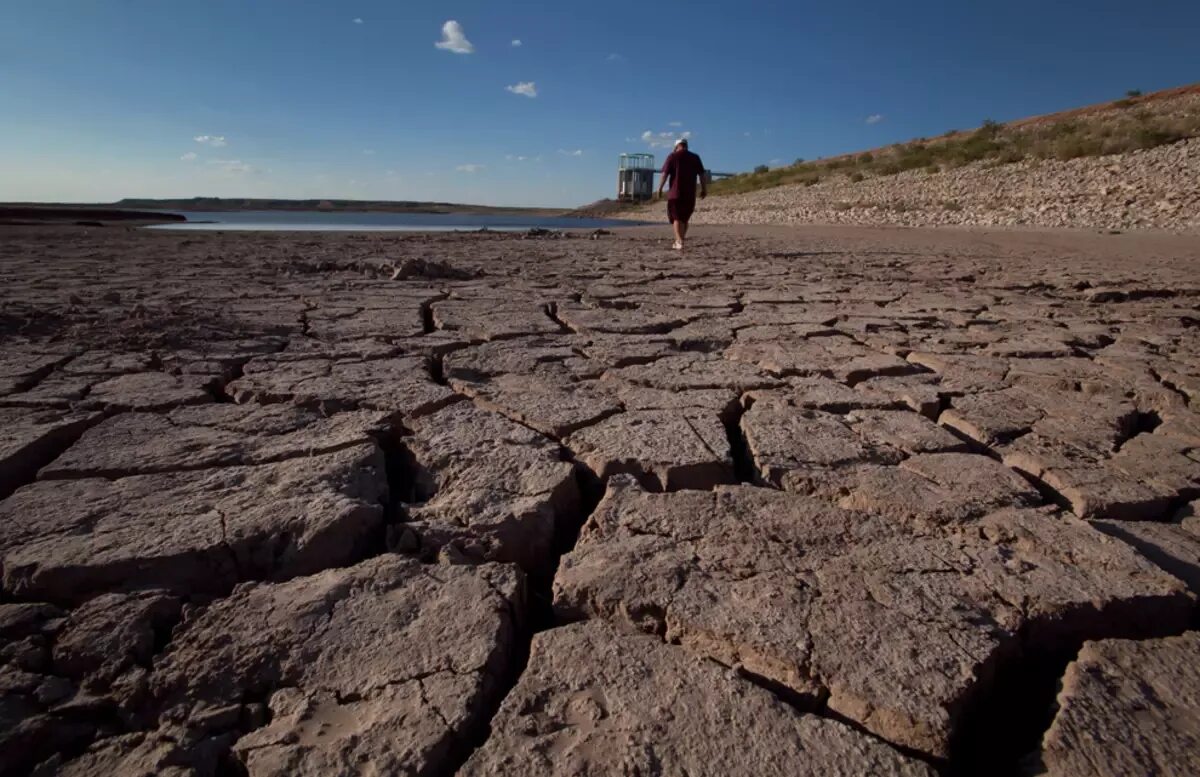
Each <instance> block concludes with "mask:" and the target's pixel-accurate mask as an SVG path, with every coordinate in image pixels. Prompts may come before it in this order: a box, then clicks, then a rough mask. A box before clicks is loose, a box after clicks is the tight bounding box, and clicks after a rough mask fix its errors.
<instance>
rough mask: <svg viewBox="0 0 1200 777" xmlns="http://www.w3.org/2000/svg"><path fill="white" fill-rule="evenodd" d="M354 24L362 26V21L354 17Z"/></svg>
mask: <svg viewBox="0 0 1200 777" xmlns="http://www.w3.org/2000/svg"><path fill="white" fill-rule="evenodd" d="M354 23H355V24H362V23H363V20H362V19H360V18H358V17H357V16H356V17H354Z"/></svg>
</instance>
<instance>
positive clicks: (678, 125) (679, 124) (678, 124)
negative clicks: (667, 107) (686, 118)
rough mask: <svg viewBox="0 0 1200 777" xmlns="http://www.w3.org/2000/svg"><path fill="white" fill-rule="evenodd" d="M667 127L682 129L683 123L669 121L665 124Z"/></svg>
mask: <svg viewBox="0 0 1200 777" xmlns="http://www.w3.org/2000/svg"><path fill="white" fill-rule="evenodd" d="M667 126H668V127H682V126H683V122H682V121H669V122H667Z"/></svg>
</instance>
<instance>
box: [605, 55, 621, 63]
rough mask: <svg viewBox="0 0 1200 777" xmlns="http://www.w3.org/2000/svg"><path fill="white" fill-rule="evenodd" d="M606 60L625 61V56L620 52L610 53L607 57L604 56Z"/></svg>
mask: <svg viewBox="0 0 1200 777" xmlns="http://www.w3.org/2000/svg"><path fill="white" fill-rule="evenodd" d="M604 61H605V62H624V61H625V57H623V56H621V55H620V54H609V55H608V56H607V57H605V58H604Z"/></svg>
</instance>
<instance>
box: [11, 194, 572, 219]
mask: <svg viewBox="0 0 1200 777" xmlns="http://www.w3.org/2000/svg"><path fill="white" fill-rule="evenodd" d="M14 209H21V210H26V211H34V210H36V211H39V212H44V211H71V212H78V211H97V210H103V211H106V212H113V213H124V212H129V211H140V212H143V213H146V212H149V213H150V214H151V215H152V216H153V215H156V214H158V213H159V212H161V211H166V212H168V213H187V212H191V211H207V212H215V211H222V212H234V211H250V210H257V211H318V212H323V213H420V214H471V215H514V216H517V215H521V216H559V215H564V214H566V213H568V212H569V211H570V209H569V208H516V207H499V206H491V205H469V204H461V203H453V202H419V201H409V200H394V201H393V200H328V199H326V200H282V199H250V198H240V197H238V198H227V197H192V198H188V199H142V198H126V199H123V200H119V201H117V202H111V203H60V202H45V203H41V202H20V203H0V212H4V211H9V210H14ZM0 218H3V216H0ZM118 218H119V217H118ZM171 220H172V221H174V220H175V219H171Z"/></svg>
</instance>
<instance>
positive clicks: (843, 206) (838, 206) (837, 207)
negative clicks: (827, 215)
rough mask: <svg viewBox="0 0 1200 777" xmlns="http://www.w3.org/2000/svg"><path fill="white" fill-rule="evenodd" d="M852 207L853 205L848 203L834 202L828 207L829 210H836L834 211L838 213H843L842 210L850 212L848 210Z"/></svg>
mask: <svg viewBox="0 0 1200 777" xmlns="http://www.w3.org/2000/svg"><path fill="white" fill-rule="evenodd" d="M853 207H854V206H853V205H851V204H850V203H848V202H835V203H833V204H832V205H830V206H829V208H830V210H836V211H839V212H840V211H844V210H850V209H851V208H853Z"/></svg>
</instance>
